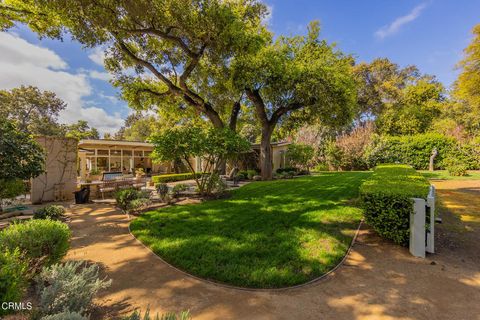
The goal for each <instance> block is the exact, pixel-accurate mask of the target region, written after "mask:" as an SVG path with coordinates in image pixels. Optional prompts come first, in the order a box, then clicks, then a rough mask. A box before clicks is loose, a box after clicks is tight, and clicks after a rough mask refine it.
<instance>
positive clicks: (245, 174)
mask: <svg viewBox="0 0 480 320" xmlns="http://www.w3.org/2000/svg"><path fill="white" fill-rule="evenodd" d="M257 174H258V172H257V171H256V170H240V171H238V174H237V176H238V177H239V178H241V179H248V180H252V179H253V177H254V176H256V175H257Z"/></svg>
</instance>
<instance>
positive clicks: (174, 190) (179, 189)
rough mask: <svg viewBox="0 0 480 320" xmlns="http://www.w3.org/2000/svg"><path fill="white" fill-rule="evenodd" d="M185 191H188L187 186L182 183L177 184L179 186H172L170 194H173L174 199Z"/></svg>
mask: <svg viewBox="0 0 480 320" xmlns="http://www.w3.org/2000/svg"><path fill="white" fill-rule="evenodd" d="M187 189H188V185H186V184H184V183H179V184H176V185H174V186H173V188H172V194H173V196H174V197H178V195H179V194H180V192H182V191H185V190H187Z"/></svg>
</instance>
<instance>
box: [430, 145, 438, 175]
mask: <svg viewBox="0 0 480 320" xmlns="http://www.w3.org/2000/svg"><path fill="white" fill-rule="evenodd" d="M437 155H438V151H437V148H433V150H432V155H431V156H430V162H429V164H428V171H433V170H435V169H434V161H435V158H436V157H437Z"/></svg>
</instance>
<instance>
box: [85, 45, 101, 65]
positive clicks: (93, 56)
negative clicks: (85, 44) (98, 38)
mask: <svg viewBox="0 0 480 320" xmlns="http://www.w3.org/2000/svg"><path fill="white" fill-rule="evenodd" d="M88 57H89V58H90V60H92V61H93V62H95V63H96V64H98V65H100V66H102V67H103V61H104V60H105V52H104V50H103V48H100V47H97V48H95V49H93V50H91V51H90V54H89V55H88Z"/></svg>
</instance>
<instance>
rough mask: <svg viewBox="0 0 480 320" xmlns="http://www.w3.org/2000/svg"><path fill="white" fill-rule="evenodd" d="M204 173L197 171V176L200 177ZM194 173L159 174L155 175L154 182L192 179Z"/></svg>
mask: <svg viewBox="0 0 480 320" xmlns="http://www.w3.org/2000/svg"><path fill="white" fill-rule="evenodd" d="M201 175H202V173H200V172H197V173H196V176H197V178H200V176H201ZM194 177H195V176H194V175H193V173H175V174H161V175H159V176H153V177H152V181H153V183H166V182H175V181H183V180H191V179H194Z"/></svg>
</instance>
